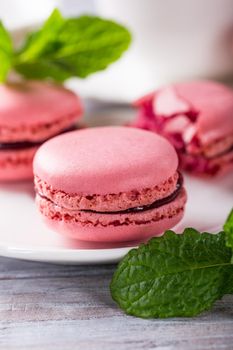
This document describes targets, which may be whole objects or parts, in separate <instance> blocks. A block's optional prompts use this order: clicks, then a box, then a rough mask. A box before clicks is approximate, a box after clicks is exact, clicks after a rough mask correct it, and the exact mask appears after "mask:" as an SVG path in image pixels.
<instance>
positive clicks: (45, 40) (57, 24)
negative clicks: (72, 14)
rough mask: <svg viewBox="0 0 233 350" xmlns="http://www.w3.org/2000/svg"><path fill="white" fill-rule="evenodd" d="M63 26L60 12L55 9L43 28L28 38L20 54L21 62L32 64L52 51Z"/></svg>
mask: <svg viewBox="0 0 233 350" xmlns="http://www.w3.org/2000/svg"><path fill="white" fill-rule="evenodd" d="M63 25H64V19H63V17H62V15H61V14H60V12H59V11H58V10H57V9H55V10H54V11H53V12H52V14H51V15H50V17H49V18H48V19H47V21H46V22H45V23H44V25H43V27H42V28H41V29H40V30H39V31H38V32H35V33H31V34H30V35H29V36H28V38H27V40H26V42H25V43H24V46H23V48H22V49H21V50H20V52H19V58H20V62H21V63H23V62H28V61H29V62H32V61H33V60H34V59H37V58H38V57H41V56H43V55H46V54H47V53H49V52H50V51H51V49H52V43H54V42H56V40H57V36H58V35H59V31H60V30H61V28H62V26H63Z"/></svg>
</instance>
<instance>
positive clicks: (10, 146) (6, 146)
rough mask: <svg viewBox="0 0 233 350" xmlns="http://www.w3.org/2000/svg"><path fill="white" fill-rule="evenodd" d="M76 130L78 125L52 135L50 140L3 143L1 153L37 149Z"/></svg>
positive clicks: (0, 146)
mask: <svg viewBox="0 0 233 350" xmlns="http://www.w3.org/2000/svg"><path fill="white" fill-rule="evenodd" d="M76 129H77V127H76V125H72V126H70V127H69V128H66V129H64V130H62V131H60V132H59V133H58V134H55V135H52V136H50V137H49V138H47V139H45V140H41V141H19V142H3V143H0V151H10V150H21V149H25V148H32V147H37V146H40V145H41V144H42V143H44V142H45V141H47V140H49V139H50V138H52V137H54V136H57V135H61V134H64V133H66V132H69V131H74V130H76Z"/></svg>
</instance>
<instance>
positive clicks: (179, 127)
mask: <svg viewBox="0 0 233 350" xmlns="http://www.w3.org/2000/svg"><path fill="white" fill-rule="evenodd" d="M135 104H136V106H137V107H138V108H139V113H138V116H137V119H136V121H135V122H134V123H133V125H134V126H136V127H140V128H143V129H147V130H151V131H154V132H156V133H159V134H161V135H163V136H165V137H166V138H167V139H169V141H171V142H172V144H173V145H174V146H175V148H176V150H177V152H178V154H179V158H180V164H181V167H182V168H183V169H185V170H187V171H190V172H192V173H194V174H206V175H210V176H215V175H218V174H222V173H223V172H225V171H226V170H230V169H232V166H233V90H232V89H231V88H229V87H226V86H224V85H222V84H219V83H216V82H212V81H193V82H186V83H178V84H174V85H171V86H167V87H164V88H161V89H160V90H157V91H155V92H154V93H152V94H150V95H147V96H145V97H143V98H142V99H140V100H138V101H137V102H136V103H135Z"/></svg>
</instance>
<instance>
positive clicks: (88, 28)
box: [15, 10, 131, 81]
mask: <svg viewBox="0 0 233 350" xmlns="http://www.w3.org/2000/svg"><path fill="white" fill-rule="evenodd" d="M130 41H131V36H130V34H129V32H128V30H127V29H126V28H124V27H123V26H121V25H119V24H117V23H115V22H112V21H109V20H103V19H101V18H99V17H94V16H82V17H79V18H72V19H64V18H62V16H61V14H60V13H59V11H58V10H55V11H54V12H53V13H52V15H51V16H50V18H49V19H48V20H47V22H46V23H45V24H44V26H43V27H42V28H41V29H40V30H39V31H38V32H36V33H33V34H32V35H30V36H29V38H28V39H27V41H26V43H25V45H24V46H23V48H22V49H21V50H20V51H19V52H18V54H17V56H16V60H15V69H16V70H17V71H18V72H19V73H21V74H22V75H24V76H25V77H26V78H30V79H46V78H51V79H54V80H57V81H64V80H65V79H68V78H70V77H74V76H77V77H81V78H85V77H87V76H88V75H90V74H92V73H94V72H97V71H100V70H103V69H105V68H106V67H107V66H108V65H109V64H111V63H112V62H114V61H116V60H117V59H118V58H120V56H121V55H122V53H123V52H124V51H125V50H126V49H127V48H128V46H129V44H130Z"/></svg>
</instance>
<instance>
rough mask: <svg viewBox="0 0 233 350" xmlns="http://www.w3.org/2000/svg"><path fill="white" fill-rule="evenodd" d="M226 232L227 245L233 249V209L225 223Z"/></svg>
mask: <svg viewBox="0 0 233 350" xmlns="http://www.w3.org/2000/svg"><path fill="white" fill-rule="evenodd" d="M223 229H224V232H225V233H226V242H227V246H228V247H230V248H232V249H233V209H232V210H231V212H230V214H229V216H228V218H227V220H226V222H225V224H224V227H223ZM232 263H233V258H232Z"/></svg>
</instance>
